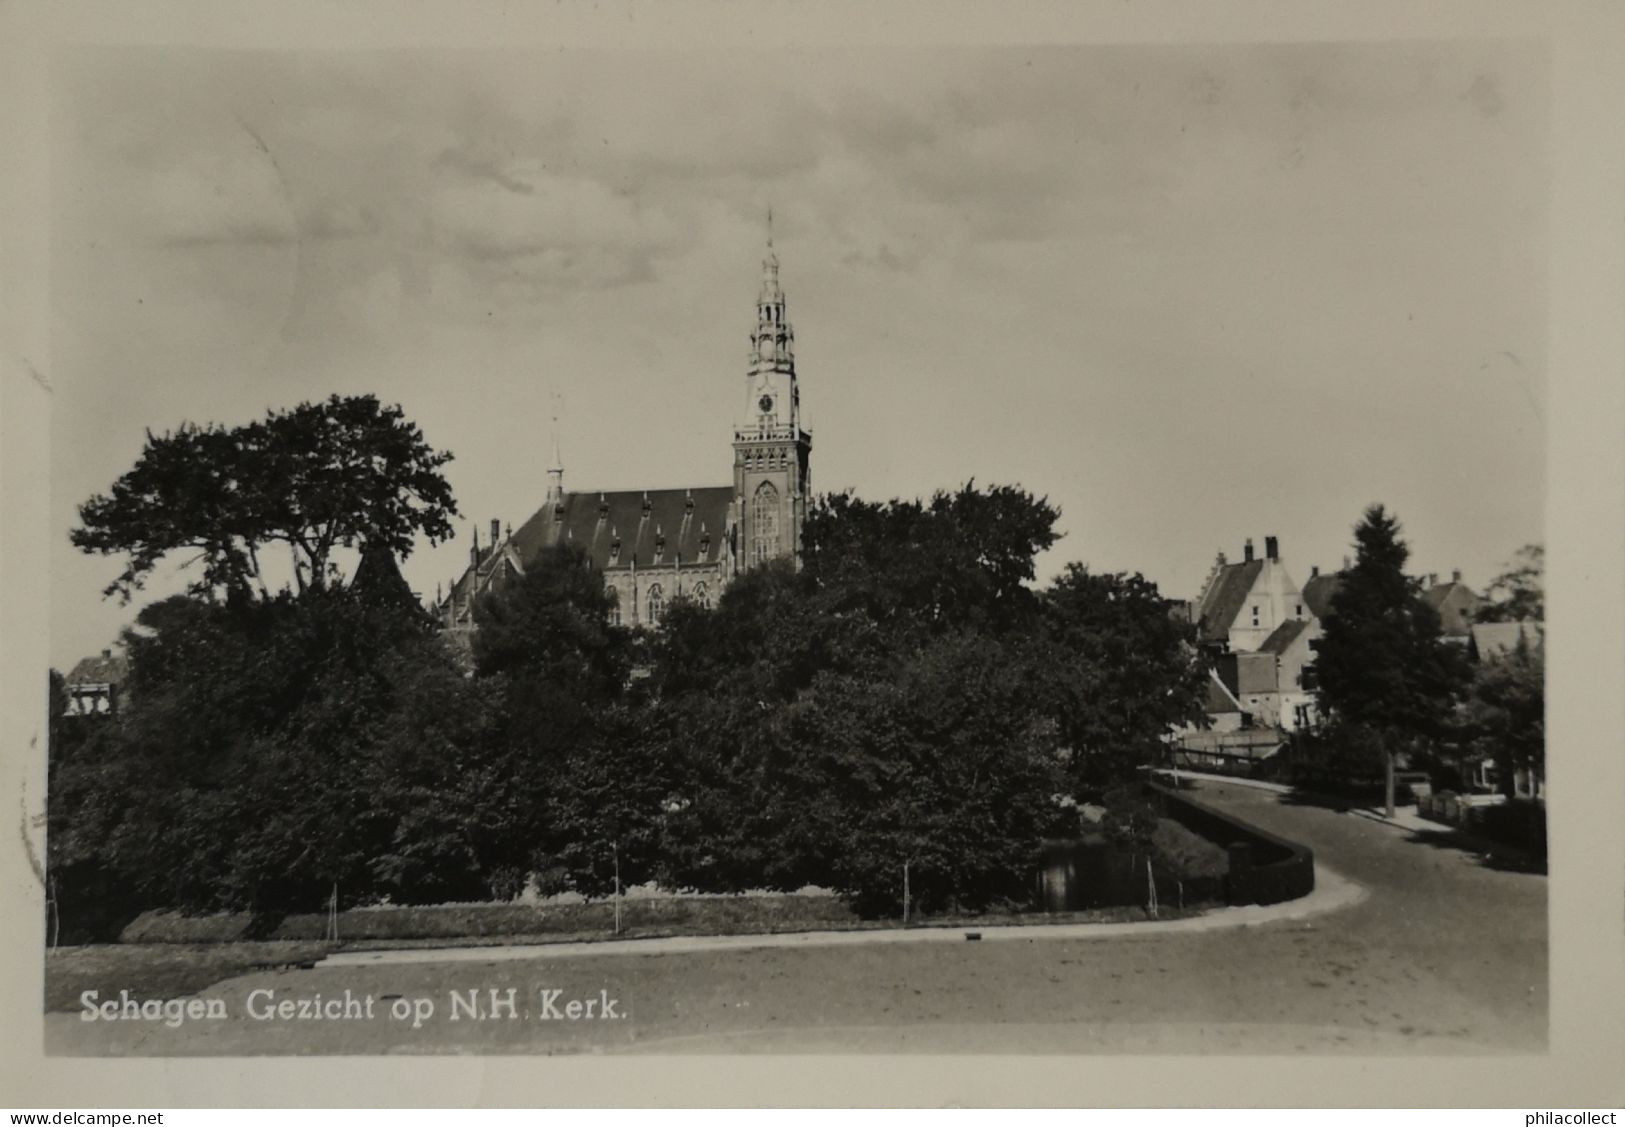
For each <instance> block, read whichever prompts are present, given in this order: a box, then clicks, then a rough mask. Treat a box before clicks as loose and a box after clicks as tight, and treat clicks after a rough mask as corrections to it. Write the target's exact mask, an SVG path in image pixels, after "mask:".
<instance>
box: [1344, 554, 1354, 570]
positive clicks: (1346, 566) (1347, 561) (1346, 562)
mask: <svg viewBox="0 0 1625 1127" xmlns="http://www.w3.org/2000/svg"><path fill="white" fill-rule="evenodd" d="M1353 566H1354V564H1353V561H1351V560H1350V559H1349V558H1348V557H1347V556H1344V557H1343V570H1344V571H1347V570H1348V569H1349V568H1351V567H1353Z"/></svg>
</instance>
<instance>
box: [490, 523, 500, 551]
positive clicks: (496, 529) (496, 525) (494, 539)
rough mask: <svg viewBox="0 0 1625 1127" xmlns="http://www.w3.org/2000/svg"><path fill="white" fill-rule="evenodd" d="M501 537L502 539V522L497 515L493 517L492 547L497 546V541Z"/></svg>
mask: <svg viewBox="0 0 1625 1127" xmlns="http://www.w3.org/2000/svg"><path fill="white" fill-rule="evenodd" d="M501 539H502V522H501V521H500V520H498V519H497V518H496V517H492V518H491V547H493V548H495V547H496V546H497V541H499V540H501Z"/></svg>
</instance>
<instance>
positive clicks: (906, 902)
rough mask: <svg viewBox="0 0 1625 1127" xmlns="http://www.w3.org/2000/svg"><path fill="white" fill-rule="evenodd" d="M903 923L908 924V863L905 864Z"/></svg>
mask: <svg viewBox="0 0 1625 1127" xmlns="http://www.w3.org/2000/svg"><path fill="white" fill-rule="evenodd" d="M903 923H904V924H907V923H908V862H907V861H904V862H903Z"/></svg>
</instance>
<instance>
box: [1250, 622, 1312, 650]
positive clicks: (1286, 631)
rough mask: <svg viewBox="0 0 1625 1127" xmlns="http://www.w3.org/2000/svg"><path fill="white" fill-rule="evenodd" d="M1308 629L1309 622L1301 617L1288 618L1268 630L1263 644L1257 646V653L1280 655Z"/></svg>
mask: <svg viewBox="0 0 1625 1127" xmlns="http://www.w3.org/2000/svg"><path fill="white" fill-rule="evenodd" d="M1308 629H1309V623H1308V622H1307V621H1305V620H1304V619H1301V618H1289V619H1287V620H1286V621H1285V622H1283V623H1281V625H1279V626H1277V627H1276V628H1275V629H1274V630H1272V631H1271V632H1270V636H1269V637H1268V638H1265V639H1264V644H1263V645H1261V646H1259V647H1258V652H1259V653H1269V654H1274V655H1275V656H1276V657H1280V656H1281V655H1282V654H1284V653H1286V652H1287V650H1289V649H1291V648H1292V643H1294V642H1296V641H1297V640H1298V639H1299V638H1300V637H1302V636H1303V633H1304V631H1306V630H1308Z"/></svg>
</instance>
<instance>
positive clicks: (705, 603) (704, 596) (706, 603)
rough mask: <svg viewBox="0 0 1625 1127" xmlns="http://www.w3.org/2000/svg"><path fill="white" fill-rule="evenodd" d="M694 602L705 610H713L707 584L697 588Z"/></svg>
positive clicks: (699, 585)
mask: <svg viewBox="0 0 1625 1127" xmlns="http://www.w3.org/2000/svg"><path fill="white" fill-rule="evenodd" d="M694 601H695V602H696V603H698V604H700V607H701V609H703V610H710V609H711V592H709V591H707V590H706V589H705V584H703V583H700V584H698V585H696V586H695V588H694Z"/></svg>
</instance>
